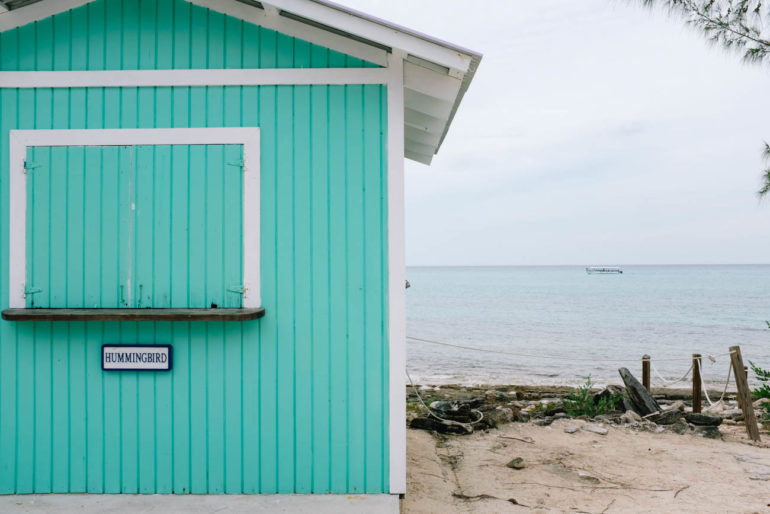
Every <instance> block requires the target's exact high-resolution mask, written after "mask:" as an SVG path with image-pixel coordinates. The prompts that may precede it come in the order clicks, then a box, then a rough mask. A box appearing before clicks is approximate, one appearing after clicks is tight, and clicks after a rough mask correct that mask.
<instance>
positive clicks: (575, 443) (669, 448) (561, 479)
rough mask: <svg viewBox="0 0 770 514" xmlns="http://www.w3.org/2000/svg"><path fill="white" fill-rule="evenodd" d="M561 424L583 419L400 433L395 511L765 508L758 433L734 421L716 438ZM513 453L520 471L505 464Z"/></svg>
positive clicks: (769, 490)
mask: <svg viewBox="0 0 770 514" xmlns="http://www.w3.org/2000/svg"><path fill="white" fill-rule="evenodd" d="M568 424H573V425H579V426H582V425H583V424H584V423H583V422H581V421H572V420H557V421H556V422H554V424H553V425H551V426H550V427H539V426H535V425H533V424H531V423H511V424H508V425H504V426H503V427H502V428H500V429H499V430H491V431H489V433H476V434H473V435H471V436H464V437H460V436H451V437H447V438H446V439H445V440H443V441H442V440H441V439H437V438H435V437H434V436H433V435H431V434H430V433H428V432H424V431H418V430H408V431H407V447H408V451H407V495H406V497H405V499H404V500H403V502H402V512H406V513H448V512H519V511H521V512H524V511H535V512H549V511H550V512H591V513H604V512H606V513H612V512H655V513H662V512H720V513H722V512H770V449H769V448H768V446H769V445H768V444H767V441H770V436H768V435H767V433H765V434H763V435H764V437H763V441H765V442H763V443H761V444H760V445H751V444H749V442H748V438H747V437H746V434H745V428H744V427H743V426H722V427H720V430H721V431H722V433H723V435H724V436H725V437H724V439H725V440H724V441H720V440H710V439H704V438H702V437H697V436H695V435H692V434H686V435H676V434H670V433H659V434H654V433H649V432H638V433H637V432H633V431H631V430H629V429H624V428H618V427H612V426H609V427H608V428H609V433H608V434H607V435H597V434H593V433H589V432H586V431H584V430H582V429H581V430H579V431H578V432H577V433H574V434H567V433H565V432H564V427H565V426H566V425H568ZM514 438H516V439H514ZM517 439H523V440H527V441H532V442H531V443H527V442H523V441H520V440H517ZM515 457H522V458H523V459H524V461H525V463H526V468H525V469H522V470H515V469H510V468H507V467H506V463H508V462H509V461H510V460H511V459H513V458H515ZM736 457H737V458H736ZM751 477H754V479H752V478H751ZM757 478H759V479H761V480H757ZM453 493H454V494H460V495H465V496H466V497H478V498H476V499H462V498H458V497H456V496H453ZM509 499H514V500H515V501H516V502H517V503H518V504H519V505H515V504H513V503H511V502H510V501H508V500H509Z"/></svg>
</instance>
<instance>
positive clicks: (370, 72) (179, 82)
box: [0, 68, 388, 88]
mask: <svg viewBox="0 0 770 514" xmlns="http://www.w3.org/2000/svg"><path fill="white" fill-rule="evenodd" d="M387 80H388V75H387V69H386V68H267V69H227V70H219V69H216V70H116V71H2V72H0V88H49V87H54V88H69V87H163V86H168V87H172V86H268V85H270V86H274V85H297V86H300V85H311V84H323V85H342V84H385V83H386V82H387Z"/></svg>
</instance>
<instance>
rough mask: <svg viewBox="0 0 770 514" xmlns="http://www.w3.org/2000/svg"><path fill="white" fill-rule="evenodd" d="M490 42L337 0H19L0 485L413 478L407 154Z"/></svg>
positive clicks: (4, 66)
mask: <svg viewBox="0 0 770 514" xmlns="http://www.w3.org/2000/svg"><path fill="white" fill-rule="evenodd" d="M479 60H480V55H478V54H476V53H474V52H471V51H468V50H465V49H462V48H459V47H456V46H454V45H451V44H448V43H445V42H442V41H438V40H436V39H433V38H430V37H428V36H425V35H422V34H419V33H416V32H413V31H411V30H408V29H405V28H403V27H400V26H396V25H393V24H390V23H387V22H384V21H382V20H379V19H376V18H373V17H370V16H367V15H365V14H362V13H359V12H355V11H352V10H349V9H347V8H344V7H341V6H339V5H336V4H332V3H327V2H325V1H320V0H272V1H271V3H270V4H267V3H263V2H257V1H251V0H240V1H238V0H92V1H88V0H43V1H30V0H4V1H0V265H1V271H0V308H1V309H2V311H3V320H2V321H1V322H0V494H24V493H86V492H87V493H176V494H186V493H193V494H216V493H391V494H398V493H404V492H405V487H406V485H405V474H406V464H405V420H404V416H405V404H404V380H403V377H404V376H403V373H404V363H405V291H404V279H405V277H404V274H405V262H404V193H403V189H404V176H403V175H404V172H403V160H404V158H405V157H406V158H410V159H413V160H416V161H419V162H423V163H426V164H428V163H430V161H431V158H432V156H433V155H434V154H435V153H436V152H437V151H438V148H439V146H440V145H441V143H442V141H443V139H444V136H445V135H446V132H447V129H448V127H449V125H450V123H451V121H452V118H453V117H454V114H455V112H456V110H457V108H458V105H459V103H460V100H461V99H462V97H463V94H464V92H465V91H466V89H467V87H468V85H469V83H470V81H471V79H472V77H473V75H474V72H475V70H476V66H477V65H478V63H479ZM164 356H165V357H164ZM164 359H165V360H164Z"/></svg>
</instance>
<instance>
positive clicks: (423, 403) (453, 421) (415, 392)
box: [404, 369, 484, 425]
mask: <svg viewBox="0 0 770 514" xmlns="http://www.w3.org/2000/svg"><path fill="white" fill-rule="evenodd" d="M404 371H405V372H406V378H408V379H409V385H410V386H412V391H414V394H416V395H417V399H418V400H419V401H420V404H421V405H422V406H423V407H425V409H426V410H427V411H428V414H429V415H430V416H433V417H434V418H436V419H437V420H439V421H445V422H447V423H459V424H461V425H465V424H466V423H463V422H461V421H455V420H453V419H444V418H442V417H441V416H439V415H438V414H436V413H435V412H433V409H431V408H430V407H428V406H427V405H425V401H424V400H423V399H422V396H421V395H420V392H419V391H418V390H417V388H416V387H415V386H414V382H412V377H411V375H409V370H408V369H404ZM471 412H476V413H478V415H479V419H477V420H475V421H471V422H470V424H471V425H475V424H476V423H479V422H481V420H482V419H484V413H483V412H481V411H480V410H478V409H471Z"/></svg>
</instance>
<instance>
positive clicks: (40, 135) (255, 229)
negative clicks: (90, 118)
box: [8, 127, 262, 308]
mask: <svg viewBox="0 0 770 514" xmlns="http://www.w3.org/2000/svg"><path fill="white" fill-rule="evenodd" d="M131 145H243V172H244V176H243V177H244V178H243V232H244V236H243V280H244V288H245V290H246V292H245V294H244V297H243V306H244V307H261V301H262V300H261V296H260V291H261V289H260V275H259V271H260V247H259V241H260V238H259V228H260V225H259V224H260V172H259V170H260V168H259V163H260V161H259V159H260V153H259V128H257V127H226V128H164V129H84V130H11V132H10V147H9V155H10V184H9V186H10V206H9V207H10V216H9V221H10V241H9V243H10V245H9V248H10V252H9V259H8V267H9V284H8V286H9V287H8V296H9V298H8V304H9V307H10V308H24V307H26V295H25V293H24V287H25V282H26V268H27V260H26V255H27V239H26V238H27V219H26V217H27V174H26V170H25V169H24V161H25V160H26V156H27V148H29V147H35V146H131Z"/></svg>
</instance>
